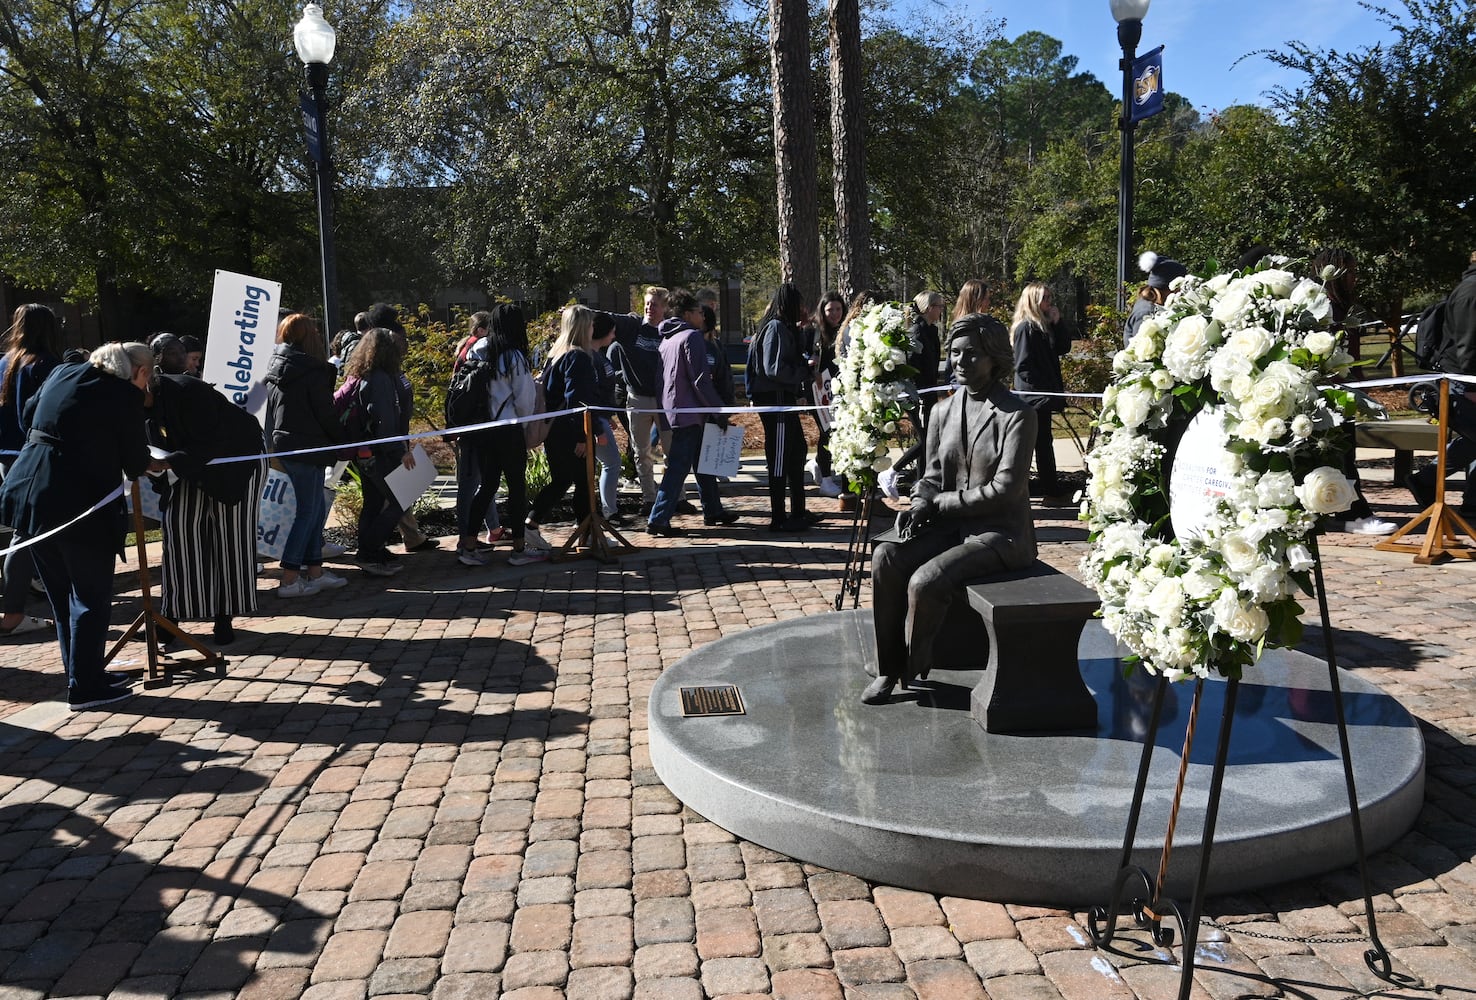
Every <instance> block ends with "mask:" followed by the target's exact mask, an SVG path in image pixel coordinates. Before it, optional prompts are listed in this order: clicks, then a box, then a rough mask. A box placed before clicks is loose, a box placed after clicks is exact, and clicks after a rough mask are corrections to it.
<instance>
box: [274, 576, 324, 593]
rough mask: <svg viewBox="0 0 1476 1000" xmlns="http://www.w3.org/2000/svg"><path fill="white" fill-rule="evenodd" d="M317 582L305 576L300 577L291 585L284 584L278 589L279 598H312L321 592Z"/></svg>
mask: <svg viewBox="0 0 1476 1000" xmlns="http://www.w3.org/2000/svg"><path fill="white" fill-rule="evenodd" d="M320 589H321V588H320V586H319V584H318V581H317V580H309V579H308V578H307V577H305V576H299V577H298V578H297V579H296V580H293V581H292V582H291V583H284V584H281V585H279V586H278V587H277V596H278V597H283V598H286V597H311V596H312V595H314V594H316V593H317V592H318V591H319V590H320Z"/></svg>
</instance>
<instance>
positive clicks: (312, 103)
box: [301, 94, 323, 167]
mask: <svg viewBox="0 0 1476 1000" xmlns="http://www.w3.org/2000/svg"><path fill="white" fill-rule="evenodd" d="M301 106H302V131H303V137H304V138H305V139H306V140H307V148H308V156H310V157H312V161H313V163H314V164H316V165H317V166H319V167H321V166H322V165H323V115H322V113H321V112H320V111H319V110H318V102H317V101H316V100H315V99H314V98H313V95H311V94H303V95H302V103H301Z"/></svg>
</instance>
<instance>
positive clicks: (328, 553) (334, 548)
mask: <svg viewBox="0 0 1476 1000" xmlns="http://www.w3.org/2000/svg"><path fill="white" fill-rule="evenodd" d="M347 551H348V546H347V545H339V544H338V543H337V542H324V543H323V558H324V559H337V558H338V557H339V556H341V555H343V554H344V553H345V552H347Z"/></svg>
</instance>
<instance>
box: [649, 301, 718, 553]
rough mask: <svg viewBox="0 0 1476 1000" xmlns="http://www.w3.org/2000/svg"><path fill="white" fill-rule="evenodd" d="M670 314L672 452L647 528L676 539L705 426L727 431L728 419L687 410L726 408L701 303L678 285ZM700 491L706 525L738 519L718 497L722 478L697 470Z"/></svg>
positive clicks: (667, 396)
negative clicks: (676, 520) (675, 520)
mask: <svg viewBox="0 0 1476 1000" xmlns="http://www.w3.org/2000/svg"><path fill="white" fill-rule="evenodd" d="M667 309H668V310H669V311H670V312H671V315H670V316H669V317H667V318H666V319H664V320H662V321H661V327H660V330H661V405H662V408H663V409H665V411H666V420H667V422H668V423H669V424H671V450H670V451H669V452H668V453H667V456H666V471H665V473H664V474H663V475H662V477H661V486H660V488H659V489H658V490H657V491H656V502H655V504H653V505H652V507H651V519H650V521H649V522H647V524H646V530H647V531H648V532H650V533H651V534H653V535H664V536H667V537H675V536H680V535H685V534H686V531H684V530H683V529H681V528H678V527H675V526H673V525H672V523H671V516H672V515H673V514H674V513H676V507H677V502H678V501H680V500H681V497H682V490H683V489H684V488H685V487H686V485H687V475H688V474H689V473H690V472H691V471H692V470H693V469H694V468H695V467H696V465H697V457H698V455H699V454H701V451H702V429H703V427H704V426H706V425H707V424H708V423H709V422H711V423H714V424H716V425H717V426H718V427H719V428H720V429H722V430H727V427H728V418H727V416H726V415H725V414H722V413H691V412H682V411H689V410H696V409H710V410H717V409H720V408H721V407H722V406H723V399H722V397H721V396H719V395H718V391H717V388H716V386H715V385H714V384H713V378H712V368H711V367H710V366H709V365H708V363H707V348H706V346H705V345H704V342H703V337H702V326H703V325H704V324H703V315H702V305H701V303H699V302H698V301H697V297H696V296H694V295H693V294H692V293H691V292H687V291H683V290H681V289H678V290H677V291H675V292H673V293H672V294H671V297H670V298H668V299H667ZM697 493H698V495H699V496H701V498H702V520H703V523H704V524H707V525H722V524H732V523H733V522H734V521H736V520H738V514H737V513H736V512H735V511H728V510H723V505H722V500H721V499H720V498H719V496H718V482H717V477H715V476H709V475H707V474H705V473H701V472H699V473H697Z"/></svg>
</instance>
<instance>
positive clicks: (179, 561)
mask: <svg viewBox="0 0 1476 1000" xmlns="http://www.w3.org/2000/svg"><path fill="white" fill-rule="evenodd" d="M150 346H151V347H152V348H153V350H154V358H155V369H154V378H153V380H152V382H151V383H150V386H149V395H148V399H147V401H146V403H145V406H146V407H147V409H148V423H149V443H150V444H151V445H153V446H154V448H156V449H157V450H158V451H159V452H160V453H162V454H163V455H164V457H165V460H166V461H168V462H169V467H170V469H171V470H172V471H173V472H174V474H175V476H177V477H178V478H177V479H175V480H174V481H172V482H166V481H165V480H162V479H158V480H155V481H154V489H155V490H156V491H158V493H159V496H160V506H161V508H162V509H163V511H164V516H163V519H162V525H163V529H164V558H163V563H162V566H161V567H160V576H161V579H162V589H163V598H162V600H161V602H160V611H161V613H162V614H163V615H164V616H165V617H166V618H169V619H170V620H172V621H177V622H178V621H209V622H212V623H213V626H214V638H215V641H216V642H217V643H220V644H221V645H224V644H226V643H228V642H231V641H232V640H233V639H235V635H236V633H235V628H234V625H233V623H232V619H233V618H234V616H236V615H242V614H250V613H252V612H254V611H256V521H257V508H258V506H259V504H260V502H261V481H262V478H263V477H264V476H265V475H266V472H265V469H266V462H265V461H264V460H263V458H262V457H261V455H262V450H263V449H262V436H261V425H260V424H258V423H257V422H256V418H255V417H253V416H252V415H251V414H250V413H248V412H247V411H246V410H244V409H242V408H241V407H239V406H237V405H236V404H235V403H233V402H231V400H230V398H229V397H227V396H226V395H225V393H223V392H220V391H219V390H218V389H216V388H215V387H214V386H212V385H211V384H210V383H208V382H204V381H201V380H200V379H198V378H195V377H194V376H193V375H187V374H185V350H184V345H182V344H181V343H180V342H179V338H178V337H176V336H175V335H174V334H172V333H161V334H158V335H156V336H155V337H154V338H153V341H152V343H151V345H150ZM240 456H245V457H246V458H247V459H248V461H242V462H227V463H223V464H219V465H211V464H210V462H211V461H212V460H213V459H217V458H233V457H240Z"/></svg>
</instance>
